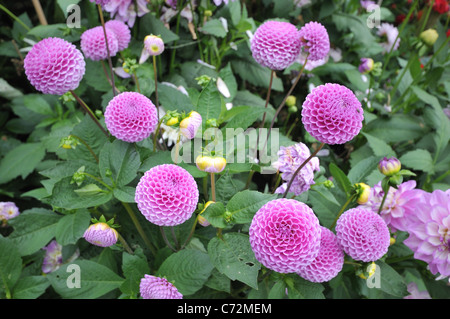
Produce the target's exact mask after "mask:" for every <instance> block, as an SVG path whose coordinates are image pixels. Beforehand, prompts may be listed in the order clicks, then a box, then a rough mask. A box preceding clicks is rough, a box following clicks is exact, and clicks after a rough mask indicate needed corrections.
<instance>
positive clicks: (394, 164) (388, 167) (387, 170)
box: [378, 157, 402, 176]
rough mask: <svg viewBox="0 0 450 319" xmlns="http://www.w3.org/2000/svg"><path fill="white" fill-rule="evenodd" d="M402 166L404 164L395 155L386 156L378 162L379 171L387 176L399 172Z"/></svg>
mask: <svg viewBox="0 0 450 319" xmlns="http://www.w3.org/2000/svg"><path fill="white" fill-rule="evenodd" d="M401 167H402V164H401V163H400V161H399V160H398V159H397V158H395V157H391V158H389V159H387V158H386V157H385V158H383V159H382V160H381V161H380V162H379V163H378V169H379V171H380V172H381V173H382V174H383V175H385V176H392V175H394V174H396V173H398V172H399V171H400V169H401Z"/></svg>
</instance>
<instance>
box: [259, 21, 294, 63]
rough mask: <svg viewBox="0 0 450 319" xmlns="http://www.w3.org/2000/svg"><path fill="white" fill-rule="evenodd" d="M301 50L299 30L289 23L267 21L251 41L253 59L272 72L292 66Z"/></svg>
mask: <svg viewBox="0 0 450 319" xmlns="http://www.w3.org/2000/svg"><path fill="white" fill-rule="evenodd" d="M300 49H301V46H300V38H299V36H298V30H297V28H296V27H295V26H294V25H293V24H291V23H289V22H282V21H274V20H269V21H266V22H264V23H263V24H262V25H261V26H259V27H258V29H257V30H256V31H255V34H254V36H253V38H252V40H251V51H252V55H253V58H254V59H255V60H256V62H258V63H259V64H260V65H262V66H264V67H268V68H269V69H271V70H283V69H285V68H287V67H288V66H290V65H291V64H292V63H294V61H295V58H296V57H297V56H298V54H299V53H300Z"/></svg>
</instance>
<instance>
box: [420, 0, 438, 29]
mask: <svg viewBox="0 0 450 319" xmlns="http://www.w3.org/2000/svg"><path fill="white" fill-rule="evenodd" d="M434 2H435V0H433V2H432V3H430V4H429V6H428V10H427V13H426V16H425V19H423V23H422V26H421V27H420V31H419V34H421V33H422V31H423V30H424V29H425V26H426V25H427V22H428V19H429V18H430V13H431V9H432V8H433V5H434Z"/></svg>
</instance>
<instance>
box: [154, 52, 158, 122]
mask: <svg viewBox="0 0 450 319" xmlns="http://www.w3.org/2000/svg"><path fill="white" fill-rule="evenodd" d="M153 74H154V76H155V105H156V110H157V112H158V119H159V102H158V72H157V67H156V56H155V55H154V56H153Z"/></svg>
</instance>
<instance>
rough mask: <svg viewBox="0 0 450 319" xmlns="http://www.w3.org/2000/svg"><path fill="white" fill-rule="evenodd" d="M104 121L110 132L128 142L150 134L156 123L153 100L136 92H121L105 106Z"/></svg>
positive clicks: (139, 139)
mask: <svg viewBox="0 0 450 319" xmlns="http://www.w3.org/2000/svg"><path fill="white" fill-rule="evenodd" d="M105 123H106V127H107V128H108V130H109V131H110V132H111V134H112V135H113V136H114V137H116V138H118V139H120V140H122V141H125V142H128V143H134V142H139V141H142V140H144V139H146V138H148V137H149V136H150V134H151V133H153V131H154V130H155V129H156V125H157V124H158V114H157V111H156V107H155V105H154V104H153V102H152V101H151V100H150V99H149V98H148V97H146V96H145V95H142V94H140V93H137V92H122V93H120V94H118V95H116V96H115V97H114V98H113V99H112V100H111V101H110V102H109V103H108V105H107V106H106V110H105Z"/></svg>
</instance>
